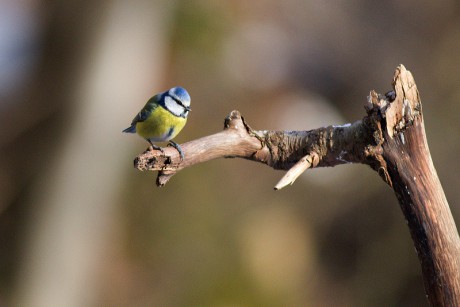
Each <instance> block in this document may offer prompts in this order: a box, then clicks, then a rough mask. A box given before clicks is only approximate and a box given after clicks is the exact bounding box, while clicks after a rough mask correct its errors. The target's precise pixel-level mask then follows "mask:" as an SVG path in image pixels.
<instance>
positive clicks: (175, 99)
mask: <svg viewBox="0 0 460 307" xmlns="http://www.w3.org/2000/svg"><path fill="white" fill-rule="evenodd" d="M168 96H169V97H171V98H172V100H174V101H175V102H177V103H178V104H179V105H181V106H183V107H184V108H186V106H184V104H183V103H182V101H181V100H179V99H177V98H176V97H174V96H171V95H168Z"/></svg>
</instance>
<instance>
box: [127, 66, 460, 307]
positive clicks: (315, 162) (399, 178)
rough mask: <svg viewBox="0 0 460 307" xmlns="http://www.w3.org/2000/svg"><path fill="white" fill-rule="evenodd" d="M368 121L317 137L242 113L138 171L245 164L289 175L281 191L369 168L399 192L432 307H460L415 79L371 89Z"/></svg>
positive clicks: (458, 253) (318, 132) (163, 177)
mask: <svg viewBox="0 0 460 307" xmlns="http://www.w3.org/2000/svg"><path fill="white" fill-rule="evenodd" d="M365 109H366V111H367V115H366V116H365V117H364V118H363V119H362V120H359V121H356V122H355V123H353V124H347V125H343V126H328V127H325V128H324V127H323V128H318V129H314V130H310V131H267V130H258V131H257V130H253V129H251V128H250V127H249V125H248V124H247V123H246V122H245V120H244V119H243V117H242V116H241V115H240V113H239V112H238V111H232V112H231V113H230V115H229V116H228V117H227V118H226V120H225V127H224V130H223V131H221V132H219V133H216V134H213V135H210V136H206V137H203V138H201V139H197V140H194V141H190V142H187V143H185V144H182V145H181V147H182V149H183V151H184V153H185V159H184V161H183V162H180V157H179V154H178V153H177V152H176V150H175V149H172V148H167V149H165V153H164V154H163V153H161V152H160V151H146V152H144V153H143V154H141V155H139V156H138V157H137V158H136V160H135V166H136V167H137V168H138V169H139V170H157V171H159V172H158V178H157V185H159V186H162V185H164V184H165V183H166V182H167V181H168V180H169V179H170V178H171V177H172V176H173V175H174V174H175V173H177V172H178V171H180V170H181V169H183V168H185V167H189V166H192V165H194V164H197V163H201V162H205V161H208V160H211V159H216V158H221V157H226V158H234V157H239V158H244V159H249V160H253V161H257V162H261V163H264V164H266V165H268V166H270V167H272V168H274V169H281V170H289V171H288V172H287V174H286V175H285V176H284V178H282V180H281V181H280V182H279V183H278V184H277V185H276V186H275V189H279V188H282V187H284V186H286V185H288V184H290V183H291V184H292V183H293V182H294V181H295V179H296V178H297V177H298V176H299V175H300V174H301V173H302V172H304V171H305V170H306V169H308V168H311V167H322V166H335V165H338V164H344V163H362V164H367V165H369V166H370V167H371V168H372V169H374V170H375V171H376V172H377V173H378V174H379V175H380V177H381V178H382V179H383V180H384V181H385V182H386V183H387V184H388V185H389V186H390V187H392V188H393V189H394V191H395V193H396V196H397V198H398V200H399V203H400V206H401V209H402V212H403V214H404V216H405V218H406V220H407V222H408V226H409V229H410V232H411V235H412V239H413V241H414V245H415V248H416V250H417V254H418V256H419V259H420V262H421V265H422V272H423V279H424V282H425V291H426V293H427V297H428V299H429V301H430V304H431V305H432V306H460V238H459V235H458V232H457V228H456V225H455V222H454V220H453V217H452V214H451V212H450V209H449V205H448V203H447V200H446V197H445V195H444V192H443V190H442V186H441V183H440V181H439V178H438V176H437V174H436V170H435V168H434V166H433V162H432V160H431V155H430V151H429V148H428V143H427V140H426V136H425V128H424V123H423V116H422V104H421V102H420V97H419V93H418V90H417V87H416V85H415V81H414V79H413V77H412V74H411V73H410V72H409V71H407V70H406V69H405V67H404V66H402V65H401V66H399V67H398V68H397V69H396V72H395V76H394V79H393V90H392V91H390V92H388V93H387V94H385V95H380V94H377V93H376V92H375V91H371V93H370V95H369V97H368V101H367V104H366V105H365Z"/></svg>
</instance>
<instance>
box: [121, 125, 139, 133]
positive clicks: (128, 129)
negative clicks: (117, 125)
mask: <svg viewBox="0 0 460 307" xmlns="http://www.w3.org/2000/svg"><path fill="white" fill-rule="evenodd" d="M123 132H126V133H136V125H132V126H129V127H128V128H126V129H125V130H123Z"/></svg>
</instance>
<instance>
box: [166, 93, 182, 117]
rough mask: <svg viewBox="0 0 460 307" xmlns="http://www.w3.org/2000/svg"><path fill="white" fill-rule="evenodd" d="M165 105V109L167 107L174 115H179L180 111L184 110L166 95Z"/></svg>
mask: <svg viewBox="0 0 460 307" xmlns="http://www.w3.org/2000/svg"><path fill="white" fill-rule="evenodd" d="M165 106H166V109H168V110H169V111H170V112H171V113H173V114H174V115H176V116H180V115H181V114H182V112H184V108H183V107H182V106H181V105H179V104H178V103H177V102H176V101H174V99H172V98H171V97H168V96H166V97H165Z"/></svg>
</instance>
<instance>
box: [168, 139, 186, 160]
mask: <svg viewBox="0 0 460 307" xmlns="http://www.w3.org/2000/svg"><path fill="white" fill-rule="evenodd" d="M168 146H172V147H174V148H176V150H177V151H178V152H179V155H180V162H182V161H184V158H185V156H184V152H183V151H182V149H181V148H180V146H179V144H177V143H176V142H174V141H169V144H168Z"/></svg>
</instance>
